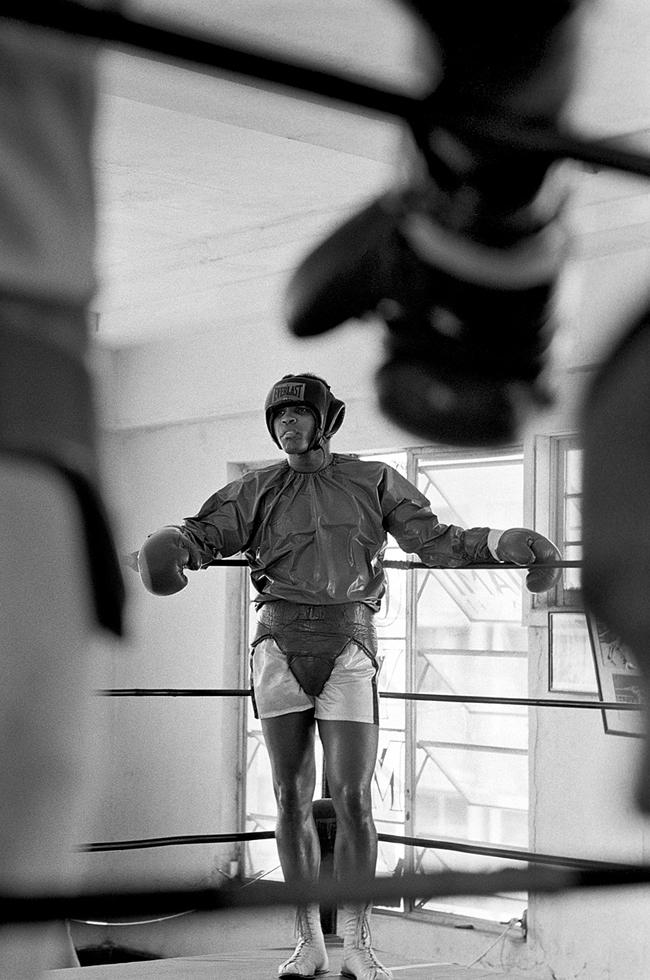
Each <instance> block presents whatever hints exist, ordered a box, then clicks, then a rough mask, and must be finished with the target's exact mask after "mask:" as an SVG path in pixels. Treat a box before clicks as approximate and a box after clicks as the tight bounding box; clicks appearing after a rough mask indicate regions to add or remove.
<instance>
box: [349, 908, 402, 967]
mask: <svg viewBox="0 0 650 980" xmlns="http://www.w3.org/2000/svg"><path fill="white" fill-rule="evenodd" d="M370 911H371V906H370V905H350V906H343V907H342V908H341V909H340V910H339V912H340V917H341V920H342V924H343V963H342V965H341V975H342V976H344V977H351V978H352V980H393V974H392V973H391V971H390V970H389V969H387V968H386V967H385V966H383V965H382V964H381V963H380V962H379V960H378V959H377V957H376V956H375V951H374V950H373V948H372V938H371V935H370Z"/></svg>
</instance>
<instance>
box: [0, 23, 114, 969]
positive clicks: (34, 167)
mask: <svg viewBox="0 0 650 980" xmlns="http://www.w3.org/2000/svg"><path fill="white" fill-rule="evenodd" d="M93 60H94V59H93V53H92V50H91V49H89V48H88V46H86V45H83V46H82V45H80V44H79V42H77V41H74V40H73V39H71V38H70V39H66V38H65V37H64V36H63V35H59V34H56V33H53V32H52V33H51V32H47V31H41V30H36V29H34V28H28V27H22V26H18V25H13V24H12V23H11V22H9V21H3V22H2V31H1V32H0V65H1V66H2V69H1V71H0V137H1V138H0V147H1V149H0V215H1V220H0V497H1V499H2V516H1V519H0V550H1V552H2V554H3V555H4V560H5V571H4V574H3V576H2V582H1V586H0V610H1V614H0V648H1V651H2V669H3V675H2V685H0V887H1V888H2V891H3V892H4V893H11V892H15V893H16V894H27V895H29V894H40V893H44V892H50V891H53V892H56V891H64V890H66V889H68V888H69V889H75V887H77V885H78V883H77V882H76V881H75V879H74V876H73V874H72V871H71V869H72V859H71V858H72V848H73V846H74V845H75V844H77V843H78V842H79V839H80V837H79V826H80V823H79V821H80V817H81V816H82V814H83V812H84V809H85V808H86V807H87V804H88V800H87V798H86V796H85V795H84V786H85V779H84V776H85V775H87V774H88V762H87V761H84V753H85V751H86V748H87V747H86V746H85V745H84V744H83V731H84V727H85V726H84V719H85V717H86V714H87V710H88V705H89V703H90V691H89V690H88V687H89V678H90V673H89V670H90V666H91V659H92V644H93V640H95V639H96V637H97V636H98V634H99V632H100V630H101V628H105V629H108V630H111V631H112V632H114V633H120V630H121V604H122V581H121V578H120V573H119V568H118V565H117V562H116V559H115V554H114V551H113V547H112V542H111V538H110V534H109V531H108V528H107V524H106V520H105V517H104V513H103V508H102V505H101V501H100V498H99V493H98V490H97V485H98V477H97V465H96V460H95V428H94V421H93V420H94V413H93V406H92V395H91V385H90V379H89V374H88V369H87V367H86V364H85V358H86V347H87V324H86V319H87V312H86V309H87V303H88V301H89V299H90V297H91V295H92V294H93V292H94V287H95V283H94V277H93V268H92V262H93V248H94V203H93V192H92V180H91V136H92V122H93V111H94V106H93V102H94V94H93V93H94V77H93ZM75 964H76V965H78V961H77V960H76V956H75V954H74V949H73V947H72V945H71V943H70V941H69V938H68V935H67V932H66V929H65V926H64V925H61V924H53V925H45V926H41V925H38V926H36V925H35V926H15V927H14V926H5V927H4V928H0V977H2V978H3V980H24V978H28V980H32V978H34V977H39V976H41V973H42V971H43V970H45V969H56V968H61V967H66V966H71V965H75Z"/></svg>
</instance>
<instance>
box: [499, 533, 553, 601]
mask: <svg viewBox="0 0 650 980" xmlns="http://www.w3.org/2000/svg"><path fill="white" fill-rule="evenodd" d="M492 550H493V553H494V554H495V556H496V558H497V559H498V560H499V561H507V562H512V563H513V564H515V565H535V564H536V563H537V562H539V563H541V564H546V563H550V562H557V561H559V560H560V559H561V557H562V556H561V554H560V551H559V549H558V548H557V547H556V546H555V545H554V544H553V542H552V541H549V540H548V538H545V537H544V536H543V535H542V534H538V533H537V531H531V530H530V529H529V528H527V527H511V528H508V530H507V531H502V532H501V534H500V535H499V537H498V540H497V543H496V545H495V546H494V547H493V549H492ZM561 574H562V569H561V568H548V567H546V568H534V567H533V568H531V569H530V571H529V572H528V574H527V576H526V588H527V589H528V591H529V592H535V593H538V592H548V591H549V589H552V588H553V586H554V585H555V583H556V582H557V580H558V579H559V577H560V575H561Z"/></svg>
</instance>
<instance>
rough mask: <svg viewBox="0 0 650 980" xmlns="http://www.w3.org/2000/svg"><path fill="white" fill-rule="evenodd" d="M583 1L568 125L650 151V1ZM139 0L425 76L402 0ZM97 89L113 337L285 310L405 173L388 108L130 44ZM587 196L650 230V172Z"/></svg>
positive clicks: (103, 288)
mask: <svg viewBox="0 0 650 980" xmlns="http://www.w3.org/2000/svg"><path fill="white" fill-rule="evenodd" d="M587 8H588V17H587V20H586V24H585V33H584V40H583V55H582V59H581V66H580V79H579V85H578V88H577V91H576V94H575V98H574V100H573V106H572V112H571V116H572V121H573V123H574V125H576V126H580V127H582V129H583V130H584V131H585V132H587V133H590V134H594V135H596V136H599V137H602V136H611V135H613V134H636V140H637V143H638V144H639V145H645V146H646V147H648V148H650V142H649V141H648V135H649V134H650V72H649V71H648V55H649V54H650V50H649V46H650V4H649V3H648V2H647V0H587ZM131 9H132V10H134V11H135V12H136V13H141V14H143V15H147V16H151V17H154V16H155V17H156V18H165V19H166V20H168V21H171V22H173V23H175V24H177V25H178V26H179V28H181V29H185V30H192V31H196V30H200V31H201V32H203V33H207V34H210V35H213V36H215V37H217V36H219V37H221V38H223V37H226V38H230V39H232V40H233V41H235V42H238V43H242V44H250V45H257V46H260V47H263V48H264V49H265V50H271V51H274V52H276V53H284V54H285V55H288V56H291V57H296V58H297V57H303V58H306V59H308V60H310V61H316V62H317V63H319V64H322V65H323V66H325V67H328V68H330V69H331V70H338V71H346V72H350V73H354V74H360V75H364V76H370V77H371V78H373V79H374V80H375V81H376V82H378V83H379V84H384V85H387V86H388V85H390V86H392V87H401V88H403V89H409V90H411V91H417V90H419V89H420V87H421V85H422V81H423V80H422V78H421V77H420V76H419V75H418V72H417V70H416V68H415V66H414V63H413V51H412V46H413V28H414V23H413V21H412V20H411V18H410V16H409V15H408V14H407V13H406V12H405V11H404V9H403V8H402V7H401V6H400V5H398V4H397V3H395V2H392V0H327V3H325V2H323V0H320V2H317V0H245V2H243V3H242V2H241V0H219V2H218V3H215V2H214V0H146V2H144V0H142V2H139V3H136V2H132V3H131ZM100 94H101V98H100V113H99V124H98V132H97V143H96V159H97V174H98V185H99V186H98V190H99V219H100V221H99V227H100V237H99V250H98V264H99V278H100V288H99V291H98V294H97V297H96V300H95V303H94V310H95V311H96V313H97V317H96V328H97V339H98V340H99V343H100V344H102V345H105V346H107V347H111V348H122V347H126V346H130V345H133V344H142V343H145V342H148V341H162V340H164V339H165V338H175V339H178V338H179V337H182V336H183V335H185V334H199V333H201V332H204V331H207V330H215V329H224V330H226V329H236V328H237V327H240V326H244V325H252V324H255V323H257V322H263V321H264V320H268V319H269V318H271V319H278V318H281V315H282V313H281V309H282V295H283V288H284V284H285V282H286V279H287V276H288V274H289V273H290V271H291V269H292V268H293V267H294V266H295V265H296V263H297V262H298V261H299V258H300V256H301V255H302V254H304V253H305V251H307V250H308V249H309V247H310V246H311V245H313V244H315V243H316V242H317V241H318V240H319V238H320V237H322V235H323V234H324V232H325V231H326V230H327V229H329V228H331V227H333V226H335V225H336V224H338V223H339V222H340V221H341V220H342V219H343V218H344V217H345V216H346V215H347V214H348V213H349V212H350V209H351V208H354V207H355V206H356V205H357V204H358V203H360V202H362V201H364V200H366V199H368V198H370V197H372V196H373V195H374V194H375V193H377V191H378V190H380V189H382V188H383V187H385V186H386V185H387V184H388V183H389V182H390V181H391V179H394V175H395V173H396V172H397V171H398V169H399V162H398V159H397V150H398V147H399V136H400V131H399V127H398V126H397V125H396V124H395V123H394V122H393V121H391V120H388V119H386V118H380V117H371V116H369V115H362V114H360V113H358V112H353V111H349V110H347V109H343V108H342V107H340V106H334V105H331V104H327V103H324V102H318V101H316V100H314V99H304V98H301V97H299V96H298V95H297V94H296V93H287V92H279V91H277V90H276V91H271V90H270V89H268V88H266V89H262V88H261V87H260V86H258V85H256V84H252V83H250V82H248V81H246V80H241V79H239V80H235V79H234V78H233V77H225V76H224V75H223V74H221V75H219V74H216V73H210V72H203V71H197V70H194V69H193V68H192V66H188V65H181V64H180V63H176V64H172V63H171V62H168V63H164V62H162V61H157V60H153V59H152V58H150V57H148V56H147V55H146V54H144V53H138V52H135V51H134V50H129V52H127V51H126V50H125V49H124V50H107V51H106V53H105V54H104V56H103V59H102V65H101V75H100ZM621 180H627V183H626V184H625V187H626V188H629V190H624V191H623V192H622V191H621V186H622V185H621V183H620V181H621ZM647 183H648V182H646V184H647ZM589 195H590V197H589V203H594V202H596V203H597V205H598V207H599V208H600V211H599V212H598V214H601V213H604V210H605V211H606V210H607V207H608V206H609V211H608V212H607V213H608V215H609V217H607V219H606V220H607V222H609V225H611V224H612V222H613V223H614V224H616V225H617V231H618V233H619V234H621V233H622V234H627V230H626V229H627V228H628V226H629V228H630V229H632V230H633V231H634V233H635V234H637V235H638V234H642V235H643V236H645V239H644V240H645V241H646V243H647V242H648V240H649V239H650V186H648V187H646V186H645V185H644V184H643V182H641V181H638V180H637V181H629V179H627V178H620V179H619V178H617V179H616V180H613V179H612V178H611V175H606V176H605V179H604V180H603V181H601V182H600V183H593V182H592V185H591V190H590V192H589ZM622 197H624V198H625V197H626V198H627V199H628V206H627V210H625V209H621V207H620V201H621V198H622ZM603 209H604V210H603ZM621 215H623V217H621ZM599 220H600V219H598V218H597V217H596V218H594V212H593V211H592V212H591V213H590V216H588V217H587V218H586V222H587V225H588V227H586V232H587V233H588V234H602V227H601V225H599V223H598V222H599ZM589 222H591V225H589ZM594 222H595V226H594ZM621 222H622V224H621ZM621 228H622V229H623V230H622V232H621Z"/></svg>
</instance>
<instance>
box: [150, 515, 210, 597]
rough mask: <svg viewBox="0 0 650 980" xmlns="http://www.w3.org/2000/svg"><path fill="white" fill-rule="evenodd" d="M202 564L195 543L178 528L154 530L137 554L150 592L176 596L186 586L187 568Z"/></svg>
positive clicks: (198, 566)
mask: <svg viewBox="0 0 650 980" xmlns="http://www.w3.org/2000/svg"><path fill="white" fill-rule="evenodd" d="M200 567H201V557H200V555H199V553H198V550H197V548H196V546H195V545H194V544H193V543H192V541H190V540H189V538H186V537H185V536H184V535H183V534H182V532H181V531H180V530H179V529H178V528H177V527H162V528H160V530H159V531H154V533H153V534H151V535H150V536H149V537H148V538H147V540H146V541H145V543H144V544H143V545H142V547H141V548H140V551H139V553H138V571H139V572H140V578H141V579H142V583H143V585H144V587H145V589H147V591H148V592H152V593H153V594H154V595H174V594H175V593H176V592H180V591H181V589H184V588H185V586H186V585H187V576H186V575H185V569H186V568H191V569H193V570H196V569H198V568H200Z"/></svg>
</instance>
